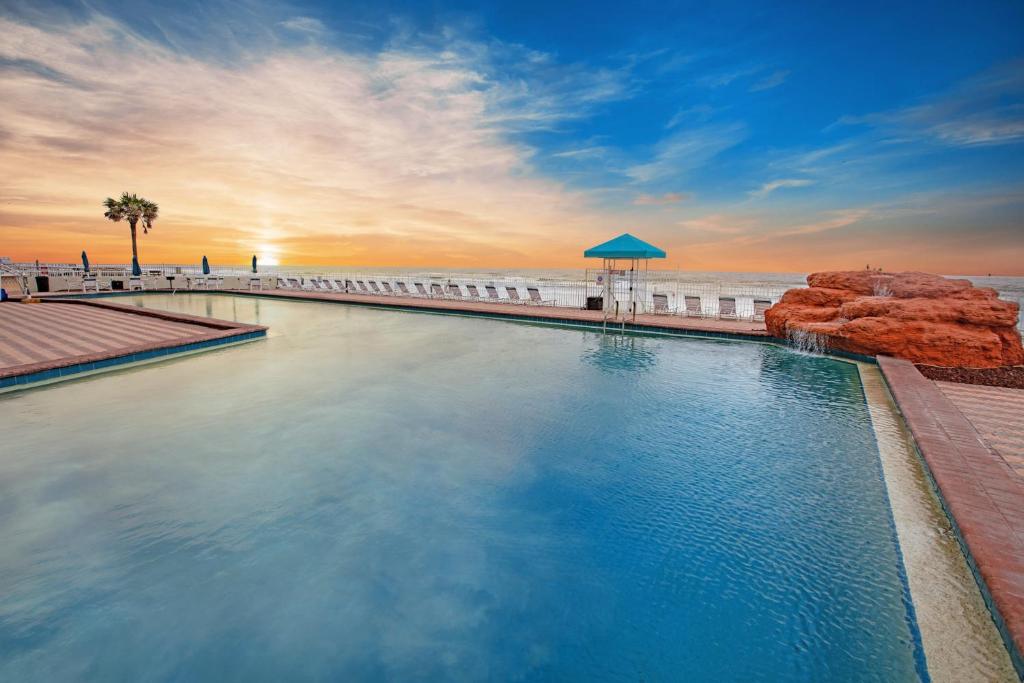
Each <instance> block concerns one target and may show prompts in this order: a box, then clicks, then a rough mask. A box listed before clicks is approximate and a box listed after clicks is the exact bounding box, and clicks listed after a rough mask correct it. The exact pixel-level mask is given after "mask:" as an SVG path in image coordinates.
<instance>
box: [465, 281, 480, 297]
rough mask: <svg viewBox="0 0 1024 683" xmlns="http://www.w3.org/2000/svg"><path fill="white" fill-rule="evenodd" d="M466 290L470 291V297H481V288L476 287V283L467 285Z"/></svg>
mask: <svg viewBox="0 0 1024 683" xmlns="http://www.w3.org/2000/svg"><path fill="white" fill-rule="evenodd" d="M466 291H467V292H468V293H469V294H468V296H469V298H470V299H474V300H476V299H479V298H480V290H478V289H477V288H476V285H466Z"/></svg>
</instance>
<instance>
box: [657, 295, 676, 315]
mask: <svg viewBox="0 0 1024 683" xmlns="http://www.w3.org/2000/svg"><path fill="white" fill-rule="evenodd" d="M654 312H655V313H659V314H665V313H671V312H672V311H670V310H669V309H668V294H655V295H654Z"/></svg>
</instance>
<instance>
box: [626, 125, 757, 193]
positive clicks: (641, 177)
mask: <svg viewBox="0 0 1024 683" xmlns="http://www.w3.org/2000/svg"><path fill="white" fill-rule="evenodd" d="M745 135H746V129H745V128H744V126H742V125H741V124H738V123H733V124H722V125H708V126H702V127H699V128H694V129H689V130H683V131H679V132H677V133H673V134H671V135H669V136H667V137H666V138H664V139H662V140H661V141H660V142H659V143H658V144H657V145H655V148H654V154H653V157H652V158H651V160H650V161H647V162H645V163H640V164H635V165H633V166H630V167H629V168H627V169H626V171H625V173H626V175H627V176H628V177H630V178H632V179H633V181H634V182H637V183H656V182H661V181H663V180H669V179H676V178H682V177H685V176H686V175H687V174H689V173H691V172H692V171H694V170H696V169H698V168H700V167H701V166H703V165H704V164H706V163H708V162H709V161H710V160H711V159H713V158H714V157H716V156H717V155H718V154H720V153H722V152H724V151H725V150H727V149H729V148H730V147H732V146H734V145H736V144H738V143H739V142H741V141H742V140H743V138H744V137H745Z"/></svg>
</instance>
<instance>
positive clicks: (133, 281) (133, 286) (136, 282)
mask: <svg viewBox="0 0 1024 683" xmlns="http://www.w3.org/2000/svg"><path fill="white" fill-rule="evenodd" d="M128 291H129V292H135V291H139V292H144V291H146V285H145V283H143V282H142V278H141V277H138V276H135V275H133V276H132V277H130V278H129V279H128Z"/></svg>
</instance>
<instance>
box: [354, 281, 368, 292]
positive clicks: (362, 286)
mask: <svg viewBox="0 0 1024 683" xmlns="http://www.w3.org/2000/svg"><path fill="white" fill-rule="evenodd" d="M356 284H357V285H359V291H360V292H362V293H363V294H369V293H370V290H369V289H368V288H367V287H366V283H365V282H363V281H362V280H356Z"/></svg>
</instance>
